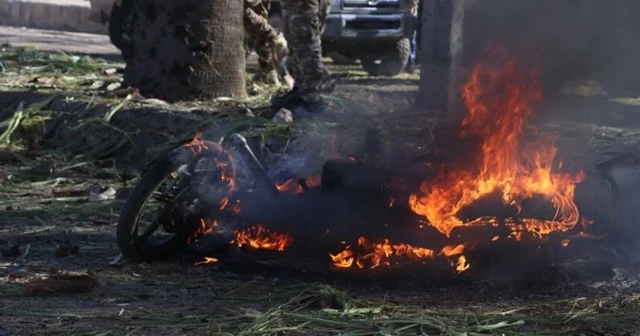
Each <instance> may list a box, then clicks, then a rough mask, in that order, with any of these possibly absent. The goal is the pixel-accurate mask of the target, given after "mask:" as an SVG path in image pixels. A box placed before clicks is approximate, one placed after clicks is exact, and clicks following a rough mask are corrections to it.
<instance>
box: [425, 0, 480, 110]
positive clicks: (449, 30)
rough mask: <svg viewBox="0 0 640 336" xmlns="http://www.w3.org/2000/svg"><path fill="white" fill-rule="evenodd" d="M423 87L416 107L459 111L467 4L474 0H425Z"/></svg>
mask: <svg viewBox="0 0 640 336" xmlns="http://www.w3.org/2000/svg"><path fill="white" fill-rule="evenodd" d="M422 1H423V6H424V7H423V10H422V17H421V18H418V19H419V20H422V28H421V34H420V35H421V36H420V39H421V41H420V44H421V47H420V57H419V58H420V68H421V70H420V88H419V92H418V96H417V97H416V102H415V108H416V109H420V110H425V111H429V112H456V110H458V109H459V108H460V106H459V99H458V96H459V88H458V86H459V82H460V77H461V73H460V70H462V69H461V61H462V51H463V41H462V40H463V25H464V21H463V20H464V11H465V7H466V6H468V5H469V3H470V2H471V1H470V0H422Z"/></svg>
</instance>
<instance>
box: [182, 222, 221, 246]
mask: <svg viewBox="0 0 640 336" xmlns="http://www.w3.org/2000/svg"><path fill="white" fill-rule="evenodd" d="M216 227H218V221H216V220H214V221H213V222H212V223H211V225H207V222H206V221H205V220H204V219H202V218H200V226H199V227H198V229H197V230H196V232H194V233H193V234H192V235H191V237H189V238H188V239H187V244H191V243H193V242H194V241H196V240H197V239H198V238H200V237H202V236H204V235H206V234H207V233H211V232H213V229H214V228H216Z"/></svg>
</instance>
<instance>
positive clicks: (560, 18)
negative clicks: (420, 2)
mask: <svg viewBox="0 0 640 336" xmlns="http://www.w3.org/2000/svg"><path fill="white" fill-rule="evenodd" d="M639 10H640V3H639V2H637V1H630V0H629V1H616V2H610V1H601V0H565V1H557V0H518V1H509V0H482V1H473V2H470V3H469V5H468V6H467V7H466V10H465V16H464V22H465V24H464V38H463V41H464V42H463V43H464V55H465V56H464V58H465V60H464V63H465V64H470V63H469V62H473V61H474V60H473V57H475V55H478V54H479V51H481V50H482V49H484V48H485V47H486V46H487V45H488V44H489V43H491V42H494V43H501V44H507V45H509V46H512V47H514V46H522V45H525V46H535V47H536V48H537V49H538V50H539V52H540V55H541V57H542V63H543V76H544V87H545V88H546V89H547V91H548V92H550V93H556V92H557V90H558V89H559V88H560V87H561V86H562V85H563V84H565V83H567V82H569V81H575V80H586V79H594V80H598V81H600V83H601V84H602V85H603V86H604V88H605V90H606V91H609V94H610V95H619V94H628V93H629V91H630V90H631V91H633V90H632V89H635V88H637V81H636V77H637V74H638V73H639V72H638V71H637V70H638V65H637V63H638V61H637V60H638V59H639V56H640V43H638V42H639V39H640V37H639V36H638V34H637V32H638V31H639V30H638V29H637V28H640V23H638V20H637V19H636V18H637V15H636V14H637V13H640V11H639ZM636 94H638V92H636Z"/></svg>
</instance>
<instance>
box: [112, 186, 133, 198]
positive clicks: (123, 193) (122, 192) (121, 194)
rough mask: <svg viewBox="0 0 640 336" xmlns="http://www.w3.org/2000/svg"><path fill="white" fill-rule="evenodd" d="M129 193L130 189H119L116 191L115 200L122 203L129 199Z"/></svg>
mask: <svg viewBox="0 0 640 336" xmlns="http://www.w3.org/2000/svg"><path fill="white" fill-rule="evenodd" d="M130 193H131V188H120V189H118V190H117V191H116V195H115V198H116V199H117V200H119V201H124V200H126V199H127V197H129V194H130Z"/></svg>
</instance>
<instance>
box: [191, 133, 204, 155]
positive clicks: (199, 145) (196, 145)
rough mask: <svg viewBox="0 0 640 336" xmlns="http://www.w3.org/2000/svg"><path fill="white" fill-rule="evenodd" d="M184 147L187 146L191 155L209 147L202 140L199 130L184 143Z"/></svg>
mask: <svg viewBox="0 0 640 336" xmlns="http://www.w3.org/2000/svg"><path fill="white" fill-rule="evenodd" d="M185 147H187V148H189V150H191V153H192V154H193V155H197V154H200V153H202V151H204V150H207V149H209V146H207V144H206V143H205V142H204V141H203V140H202V133H201V132H197V133H196V135H195V136H194V137H193V139H192V140H191V142H189V143H188V144H186V145H185Z"/></svg>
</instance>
